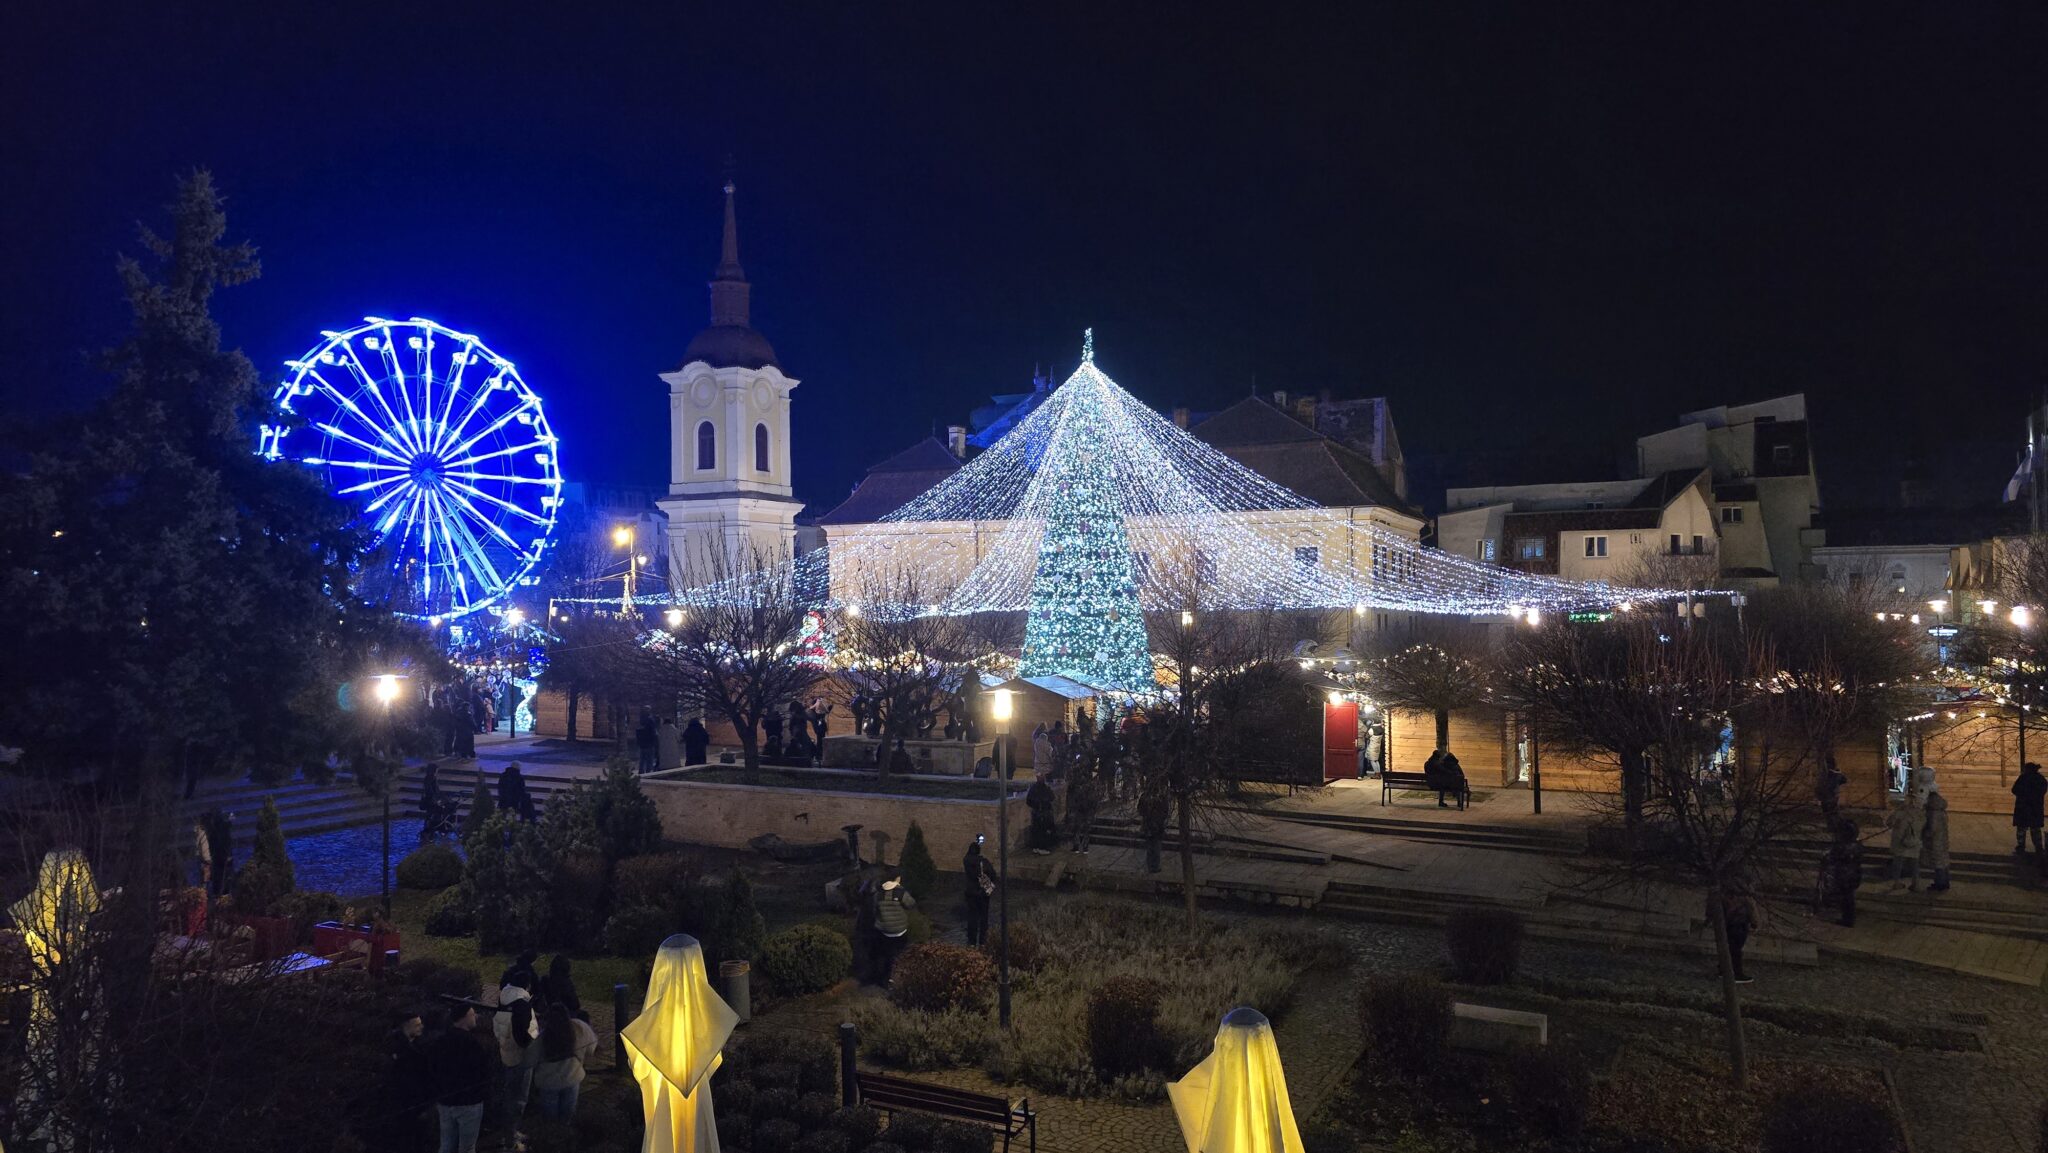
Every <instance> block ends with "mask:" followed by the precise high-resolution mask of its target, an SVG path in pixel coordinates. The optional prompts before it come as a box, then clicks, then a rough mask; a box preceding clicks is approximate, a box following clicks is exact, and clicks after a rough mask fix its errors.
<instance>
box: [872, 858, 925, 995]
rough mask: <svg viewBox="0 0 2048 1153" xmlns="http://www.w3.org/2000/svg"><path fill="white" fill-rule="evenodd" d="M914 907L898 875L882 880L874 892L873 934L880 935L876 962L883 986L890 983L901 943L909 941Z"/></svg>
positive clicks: (915, 905) (908, 891) (912, 899)
mask: <svg viewBox="0 0 2048 1153" xmlns="http://www.w3.org/2000/svg"><path fill="white" fill-rule="evenodd" d="M916 907H917V900H916V899H915V898H913V897H912V896H911V895H910V890H909V889H906V888H904V887H903V881H902V879H901V878H898V877H891V878H889V879H888V880H886V881H883V882H882V889H881V891H880V892H879V893H877V894H875V933H876V935H878V936H879V937H880V938H881V940H880V942H879V944H880V945H881V950H880V954H879V956H877V957H876V959H875V961H876V967H877V968H878V969H880V970H881V977H882V980H881V983H882V984H883V985H887V984H888V983H889V976H890V974H892V973H894V972H895V971H896V958H897V957H899V956H902V954H903V946H904V945H906V944H908V943H909V942H908V939H907V938H908V935H909V933H910V910H912V909H914V908H916Z"/></svg>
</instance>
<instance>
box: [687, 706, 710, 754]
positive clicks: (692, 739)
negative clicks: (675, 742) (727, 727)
mask: <svg viewBox="0 0 2048 1153" xmlns="http://www.w3.org/2000/svg"><path fill="white" fill-rule="evenodd" d="M710 752H711V730H709V729H707V728H705V727H704V719H703V718H702V717H691V718H690V723H689V724H687V725H685V726H683V763H684V764H686V765H701V764H703V763H704V762H705V758H706V757H707V756H709V755H710Z"/></svg>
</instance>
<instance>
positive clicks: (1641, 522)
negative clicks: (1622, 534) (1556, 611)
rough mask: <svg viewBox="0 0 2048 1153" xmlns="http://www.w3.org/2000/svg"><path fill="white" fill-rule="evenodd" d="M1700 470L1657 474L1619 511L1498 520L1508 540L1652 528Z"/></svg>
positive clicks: (1550, 513)
mask: <svg viewBox="0 0 2048 1153" xmlns="http://www.w3.org/2000/svg"><path fill="white" fill-rule="evenodd" d="M1703 471H1705V470H1703V469H1676V470H1673V471H1671V472H1666V473H1660V474H1658V475H1657V476H1654V477H1652V478H1650V480H1649V481H1648V482H1647V483H1645V484H1644V485H1643V488H1642V491H1641V492H1638V493H1637V494H1636V495H1635V496H1634V497H1633V498H1632V499H1630V500H1629V502H1628V503H1627V504H1625V505H1622V506H1621V507H1619V508H1572V509H1546V510H1541V511H1535V512H1510V513H1508V514H1507V515H1506V516H1504V517H1503V518H1502V524H1503V525H1504V528H1503V531H1504V532H1505V533H1507V534H1508V535H1509V536H1556V535H1557V534H1558V533H1560V532H1600V531H1602V530H1607V531H1616V530H1621V531H1626V530H1632V529H1646V528H1656V527H1657V525H1658V523H1659V522H1660V521H1662V520H1663V519H1664V510H1665V509H1666V508H1668V507H1669V506H1670V504H1671V502H1672V501H1674V500H1677V499H1678V498H1679V496H1680V495H1681V494H1683V493H1684V492H1685V490H1686V489H1688V488H1690V487H1692V486H1693V485H1694V484H1695V483H1697V482H1698V481H1699V479H1700V474H1701V473H1702V472H1703Z"/></svg>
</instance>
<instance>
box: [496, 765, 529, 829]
mask: <svg viewBox="0 0 2048 1153" xmlns="http://www.w3.org/2000/svg"><path fill="white" fill-rule="evenodd" d="M498 808H500V809H502V810H504V811H505V812H508V813H514V814H517V815H518V817H519V819H520V820H522V821H527V822H529V823H530V822H531V821H532V820H533V795H532V794H531V793H528V792H527V791H526V774H525V773H522V772H520V771H519V762H518V761H514V762H512V763H511V764H509V765H506V766H505V771H504V772H502V773H499V774H498Z"/></svg>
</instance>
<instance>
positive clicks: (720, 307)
mask: <svg viewBox="0 0 2048 1153" xmlns="http://www.w3.org/2000/svg"><path fill="white" fill-rule="evenodd" d="M732 191H733V189H732V181H730V180H728V181H726V182H725V236H724V239H723V241H722V243H721V244H720V245H719V249H718V267H717V268H716V269H714V270H713V271H712V273H711V323H712V324H713V325H714V326H716V325H729V326H733V327H738V328H745V327H747V321H748V315H747V313H748V310H747V297H748V295H749V293H750V292H751V288H750V286H749V285H748V284H747V274H746V270H744V269H742V268H741V267H740V234H739V225H738V223H737V220H736V218H735V217H734V214H733V206H732Z"/></svg>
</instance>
